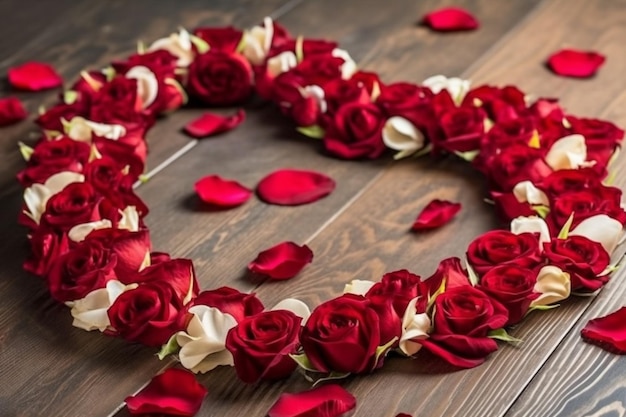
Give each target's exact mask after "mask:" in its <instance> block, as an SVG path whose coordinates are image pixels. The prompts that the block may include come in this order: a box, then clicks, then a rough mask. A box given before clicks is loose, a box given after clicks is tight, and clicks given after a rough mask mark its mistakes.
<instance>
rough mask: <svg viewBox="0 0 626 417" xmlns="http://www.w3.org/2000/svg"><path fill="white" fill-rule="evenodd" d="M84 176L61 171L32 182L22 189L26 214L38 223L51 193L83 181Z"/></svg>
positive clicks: (53, 193)
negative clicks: (40, 182) (41, 180)
mask: <svg viewBox="0 0 626 417" xmlns="http://www.w3.org/2000/svg"><path fill="white" fill-rule="evenodd" d="M84 181H85V177H84V176H83V175H82V174H77V173H76V172H69V171H63V172H59V173H57V174H54V175H52V176H50V178H48V179H47V180H46V182H45V183H43V184H37V183H36V184H33V185H31V186H30V187H28V188H26V189H25V190H24V203H25V204H26V208H27V209H28V211H27V212H26V215H27V216H28V217H30V218H31V219H33V221H34V222H35V223H37V224H39V220H40V219H41V215H42V214H43V213H44V211H46V203H48V200H49V199H50V197H52V196H53V195H55V194H57V193H59V192H61V191H62V190H63V189H64V188H65V187H67V186H68V185H69V184H72V183H74V182H84Z"/></svg>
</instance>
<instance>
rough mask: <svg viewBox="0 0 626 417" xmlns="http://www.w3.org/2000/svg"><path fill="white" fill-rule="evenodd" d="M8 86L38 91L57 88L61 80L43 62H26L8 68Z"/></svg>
mask: <svg viewBox="0 0 626 417" xmlns="http://www.w3.org/2000/svg"><path fill="white" fill-rule="evenodd" d="M7 75H8V78H9V84H11V87H13V88H16V89H18V90H27V91H39V90H47V89H49V88H55V87H59V86H60V85H62V84H63V79H62V78H61V76H60V75H59V74H57V72H56V71H55V70H54V68H52V66H50V65H48V64H45V63H43V62H34V61H31V62H27V63H25V64H22V65H20V66H18V67H13V68H9V71H8V74H7Z"/></svg>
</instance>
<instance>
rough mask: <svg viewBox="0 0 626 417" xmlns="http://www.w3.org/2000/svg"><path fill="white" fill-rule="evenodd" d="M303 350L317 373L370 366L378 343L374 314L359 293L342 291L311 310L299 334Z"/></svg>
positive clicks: (367, 368)
mask: <svg viewBox="0 0 626 417" xmlns="http://www.w3.org/2000/svg"><path fill="white" fill-rule="evenodd" d="M300 343H301V344H302V348H303V349H304V353H305V354H306V356H307V357H308V358H309V360H310V361H311V364H312V365H313V366H314V367H315V369H317V370H319V371H321V372H331V371H335V372H349V373H361V372H368V371H371V370H372V369H374V368H375V367H376V366H377V364H376V348H377V347H378V346H379V345H380V331H379V318H378V314H377V313H376V311H375V310H374V309H372V307H371V305H370V302H369V301H368V300H366V299H365V298H363V297H361V296H355V295H353V294H344V295H342V296H341V297H338V298H335V299H333V300H330V301H327V302H325V303H323V304H320V305H319V306H317V308H315V310H313V313H312V314H311V316H310V317H309V319H308V321H307V322H306V325H305V326H304V327H303V328H302V333H301V334H300Z"/></svg>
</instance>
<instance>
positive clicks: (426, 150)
mask: <svg viewBox="0 0 626 417" xmlns="http://www.w3.org/2000/svg"><path fill="white" fill-rule="evenodd" d="M432 150H433V145H432V144H430V143H429V144H428V145H426V146H424V147H423V148H422V149H420V150H419V151H417V152H415V153H414V154H413V157H414V158H419V157H420V156H424V155H428V154H429V153H430V151H432Z"/></svg>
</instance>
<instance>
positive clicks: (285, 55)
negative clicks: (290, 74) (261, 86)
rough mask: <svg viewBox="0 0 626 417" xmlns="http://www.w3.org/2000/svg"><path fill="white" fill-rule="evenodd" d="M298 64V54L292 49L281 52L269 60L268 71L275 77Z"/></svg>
mask: <svg viewBox="0 0 626 417" xmlns="http://www.w3.org/2000/svg"><path fill="white" fill-rule="evenodd" d="M296 65H298V58H296V54H294V53H293V52H291V51H285V52H281V53H280V54H278V55H276V56H273V57H271V58H270V59H268V60H267V73H268V74H269V76H270V77H272V78H274V77H276V76H278V75H280V74H282V73H283V72H287V71H289V70H290V69H292V68H294V67H295V66H296Z"/></svg>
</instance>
